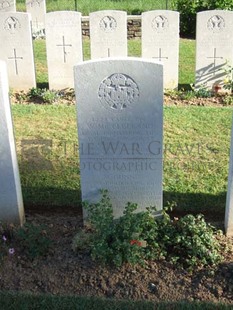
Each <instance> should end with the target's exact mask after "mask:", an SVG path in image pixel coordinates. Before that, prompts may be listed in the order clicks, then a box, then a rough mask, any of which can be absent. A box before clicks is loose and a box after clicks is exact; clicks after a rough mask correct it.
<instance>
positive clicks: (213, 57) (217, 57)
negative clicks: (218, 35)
mask: <svg viewBox="0 0 233 310" xmlns="http://www.w3.org/2000/svg"><path fill="white" fill-rule="evenodd" d="M207 58H209V59H213V64H214V67H213V75H215V73H216V61H217V59H223V57H221V56H217V49H216V47H215V48H214V55H213V56H209V57H207Z"/></svg>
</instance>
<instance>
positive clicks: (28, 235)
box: [16, 223, 52, 260]
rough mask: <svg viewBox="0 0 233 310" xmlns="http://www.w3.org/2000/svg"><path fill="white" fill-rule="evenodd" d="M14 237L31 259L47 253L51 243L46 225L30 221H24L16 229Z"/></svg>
mask: <svg viewBox="0 0 233 310" xmlns="http://www.w3.org/2000/svg"><path fill="white" fill-rule="evenodd" d="M16 238H17V239H18V241H19V245H20V247H22V249H23V251H24V253H25V254H26V255H27V256H28V257H29V258H30V259H32V260H33V259H35V258H36V257H38V256H45V255H46V254H48V251H49V249H50V248H51V245H52V241H51V239H49V237H48V236H47V231H46V227H45V226H36V225H33V224H30V223H29V224H27V223H26V224H25V225H24V226H23V227H21V228H20V229H19V230H18V231H17V233H16Z"/></svg>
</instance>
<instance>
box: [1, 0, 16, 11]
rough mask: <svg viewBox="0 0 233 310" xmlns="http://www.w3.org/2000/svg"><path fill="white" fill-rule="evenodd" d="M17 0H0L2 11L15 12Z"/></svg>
mask: <svg viewBox="0 0 233 310" xmlns="http://www.w3.org/2000/svg"><path fill="white" fill-rule="evenodd" d="M15 11H16V1H15V0H0V12H15Z"/></svg>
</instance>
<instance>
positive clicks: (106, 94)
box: [75, 58, 163, 217]
mask: <svg viewBox="0 0 233 310" xmlns="http://www.w3.org/2000/svg"><path fill="white" fill-rule="evenodd" d="M75 91H76V98H77V113H78V115H77V116H78V137H79V156H80V171H81V190H82V199H83V200H87V201H90V202H96V201H98V199H99V191H100V190H101V189H107V190H108V191H109V195H110V198H111V201H112V204H113V210H114V215H115V216H116V217H119V216H121V215H122V212H123V209H124V207H125V205H126V203H127V202H134V203H138V205H139V210H145V208H146V207H149V206H156V207H157V209H158V210H161V209H162V149H163V143H162V139H163V138H162V137H163V68H162V65H161V64H158V63H157V62H156V61H153V60H151V61H143V60H142V59H140V58H117V59H113V58H109V59H103V60H99V61H88V62H85V63H83V64H78V65H77V66H75Z"/></svg>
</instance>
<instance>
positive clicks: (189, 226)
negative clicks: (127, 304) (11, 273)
mask: <svg viewBox="0 0 233 310" xmlns="http://www.w3.org/2000/svg"><path fill="white" fill-rule="evenodd" d="M84 207H85V208H86V210H87V212H88V219H89V221H90V227H91V229H92V237H91V238H90V236H88V241H89V242H90V243H89V249H90V251H91V256H92V258H93V259H95V260H98V261H100V262H101V263H104V264H114V265H115V266H121V265H122V264H123V263H126V262H127V263H130V264H137V263H139V264H144V263H145V260H152V259H153V260H154V259H166V260H168V261H170V262H172V263H175V264H181V265H182V266H185V267H188V268H190V269H193V268H195V267H202V266H207V265H208V266H209V265H214V264H217V263H218V262H220V261H221V259H222V257H221V254H220V244H219V242H218V240H217V238H216V235H217V234H218V233H217V232H215V230H214V228H213V227H212V226H211V225H209V224H207V223H206V222H205V220H204V218H203V216H202V215H198V216H193V215H187V216H185V217H183V218H181V219H174V220H172V219H171V217H170V216H169V215H168V213H167V211H166V210H165V211H162V215H161V216H157V217H155V211H156V209H155V208H153V207H151V208H148V209H147V210H146V211H143V212H138V213H135V211H136V210H137V204H134V203H128V204H127V205H126V207H125V210H124V213H123V216H121V217H120V218H118V219H114V218H113V210H112V205H111V201H110V198H109V196H108V192H107V191H102V197H101V200H100V202H99V203H96V204H89V203H85V205H84ZM89 233H90V232H89ZM82 240H85V242H84V243H83V242H82ZM86 241H87V239H85V238H83V237H82V238H81V237H80V235H77V236H76V237H75V239H74V240H73V249H74V250H78V249H79V248H80V244H83V245H84V244H86Z"/></svg>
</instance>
